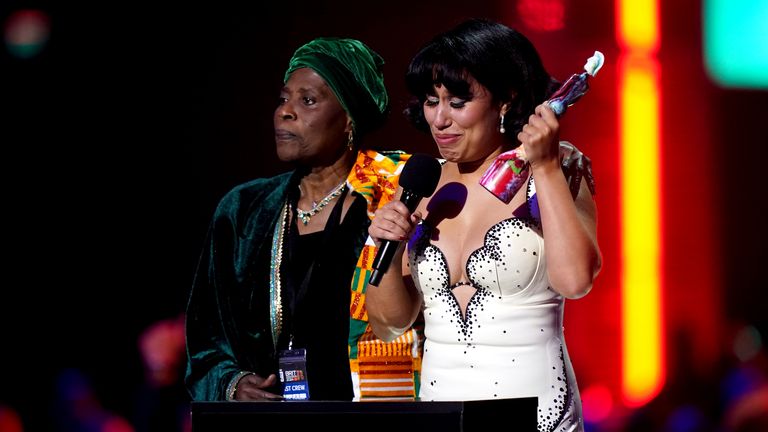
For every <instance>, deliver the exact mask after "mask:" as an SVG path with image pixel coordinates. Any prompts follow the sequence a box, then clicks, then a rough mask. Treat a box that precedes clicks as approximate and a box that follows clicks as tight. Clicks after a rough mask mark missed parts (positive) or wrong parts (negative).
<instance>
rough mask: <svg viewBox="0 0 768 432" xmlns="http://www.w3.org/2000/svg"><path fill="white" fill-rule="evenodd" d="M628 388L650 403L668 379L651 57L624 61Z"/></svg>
mask: <svg viewBox="0 0 768 432" xmlns="http://www.w3.org/2000/svg"><path fill="white" fill-rule="evenodd" d="M619 68H620V73H619V76H620V81H619V95H620V113H621V114H620V115H621V118H620V121H621V125H620V131H621V132H620V133H621V197H622V200H621V221H622V228H621V239H622V275H621V284H622V300H621V301H622V305H621V308H622V353H623V355H622V369H623V376H622V389H623V396H624V400H625V402H626V403H627V405H629V406H638V405H642V404H644V403H646V402H648V401H649V400H650V399H652V398H653V397H654V396H656V394H658V392H659V390H660V389H661V386H662V384H663V380H664V373H665V372H664V365H663V340H662V316H661V282H660V281H661V270H660V262H661V259H660V232H661V219H660V211H659V210H660V209H659V203H660V201H661V200H660V196H659V173H660V168H659V166H660V149H659V72H658V65H657V62H656V60H654V59H649V58H648V57H646V56H640V57H631V56H630V57H623V58H622V59H621V60H620V64H619Z"/></svg>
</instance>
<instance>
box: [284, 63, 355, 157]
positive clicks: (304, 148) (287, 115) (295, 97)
mask: <svg viewBox="0 0 768 432" xmlns="http://www.w3.org/2000/svg"><path fill="white" fill-rule="evenodd" d="M273 120H274V124H275V143H276V144H277V156H278V158H280V160H281V161H284V162H299V163H301V164H303V165H307V166H321V165H327V164H329V163H331V162H333V161H335V160H337V159H338V158H339V157H340V156H341V155H342V154H343V153H344V151H345V150H346V143H347V136H348V133H349V131H350V130H351V121H350V120H349V117H348V116H347V113H346V112H345V111H344V108H342V106H341V104H340V103H339V100H338V99H336V95H335V94H334V93H333V91H332V90H331V88H330V87H328V84H326V82H325V80H324V79H323V78H322V77H321V76H320V75H318V74H317V72H315V71H314V70H312V69H310V68H301V69H297V70H295V71H294V72H293V73H291V76H290V77H289V78H288V82H286V83H285V86H284V87H283V88H282V90H281V91H280V99H279V103H278V106H277V108H276V109H275V115H274V119H273Z"/></svg>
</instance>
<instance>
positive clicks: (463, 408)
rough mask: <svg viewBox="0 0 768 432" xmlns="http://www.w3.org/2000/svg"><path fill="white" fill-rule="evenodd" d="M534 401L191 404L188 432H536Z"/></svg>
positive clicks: (517, 399) (526, 399) (516, 399)
mask: <svg viewBox="0 0 768 432" xmlns="http://www.w3.org/2000/svg"><path fill="white" fill-rule="evenodd" d="M537 406H538V405H537V400H536V398H535V397H530V398H515V399H494V400H487V401H467V402H418V401H409V402H391V401H375V402H368V401H365V402H339V401H303V402H299V401H280V402H192V432H245V431H267V432H278V431H292V432H311V431H316V430H322V431H327V430H331V431H347V430H349V431H358V432H384V431H386V432H400V431H409V432H410V431H414V432H429V431H439V432H474V431H478V432H488V431H489V430H494V428H496V427H499V426H501V429H502V430H504V431H506V432H517V431H520V432H535V431H536V410H537Z"/></svg>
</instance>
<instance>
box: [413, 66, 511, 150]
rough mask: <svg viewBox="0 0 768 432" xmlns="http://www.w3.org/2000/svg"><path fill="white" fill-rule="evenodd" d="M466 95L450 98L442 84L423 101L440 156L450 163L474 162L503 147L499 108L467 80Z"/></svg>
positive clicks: (487, 92) (486, 94)
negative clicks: (468, 92)
mask: <svg viewBox="0 0 768 432" xmlns="http://www.w3.org/2000/svg"><path fill="white" fill-rule="evenodd" d="M467 81H468V82H469V84H470V95H469V96H466V97H464V96H461V97H460V96H455V95H452V94H451V93H450V92H449V91H448V89H446V88H445V87H444V86H442V85H436V86H435V87H434V90H435V91H434V94H431V95H427V99H426V100H425V101H424V117H425V118H426V120H427V123H428V124H429V128H430V131H431V132H432V138H434V140H435V143H436V144H437V148H438V150H439V151H440V155H441V156H442V157H443V158H445V159H446V160H448V161H451V162H475V161H478V160H481V159H483V158H485V157H487V156H488V155H489V154H490V153H492V152H493V151H494V150H497V149H499V148H500V147H502V146H503V145H504V137H503V135H502V134H501V133H500V132H499V119H500V111H499V110H500V108H499V106H498V104H497V103H494V102H493V97H492V95H491V93H490V92H489V91H488V89H487V88H485V87H484V86H483V85H481V84H480V83H478V82H477V81H476V80H475V79H474V78H473V77H471V76H470V77H468V79H467Z"/></svg>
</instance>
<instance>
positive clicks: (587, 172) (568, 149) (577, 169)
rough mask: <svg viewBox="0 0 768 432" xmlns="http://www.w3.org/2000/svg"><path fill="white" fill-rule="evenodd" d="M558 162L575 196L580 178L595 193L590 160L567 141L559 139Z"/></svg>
mask: <svg viewBox="0 0 768 432" xmlns="http://www.w3.org/2000/svg"><path fill="white" fill-rule="evenodd" d="M560 161H561V162H560V164H561V165H562V167H563V173H564V174H565V176H566V178H567V179H568V185H569V187H570V189H571V194H572V195H573V196H574V197H576V195H578V191H579V185H580V183H581V180H582V179H586V180H587V187H589V191H590V192H591V193H592V195H594V194H595V178H594V176H593V175H592V160H591V159H590V158H589V157H587V155H585V154H584V153H582V152H581V150H579V149H578V148H576V146H575V145H573V144H571V143H570V142H568V141H560Z"/></svg>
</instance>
